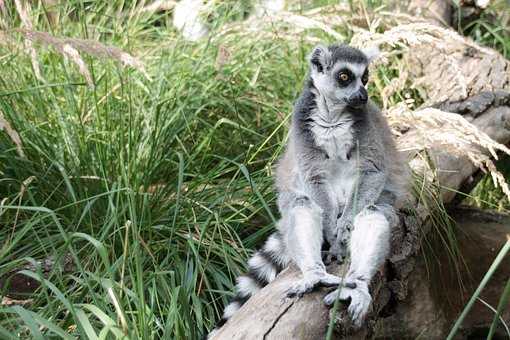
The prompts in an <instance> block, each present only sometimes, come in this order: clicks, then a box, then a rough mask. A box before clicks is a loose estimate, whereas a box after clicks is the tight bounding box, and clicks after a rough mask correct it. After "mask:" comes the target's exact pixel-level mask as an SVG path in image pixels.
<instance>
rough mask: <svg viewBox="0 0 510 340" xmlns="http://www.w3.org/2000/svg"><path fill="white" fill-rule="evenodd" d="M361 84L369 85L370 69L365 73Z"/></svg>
mask: <svg viewBox="0 0 510 340" xmlns="http://www.w3.org/2000/svg"><path fill="white" fill-rule="evenodd" d="M361 82H362V83H363V85H366V84H367V83H368V67H367V69H366V70H365V72H364V73H363V76H362V77H361Z"/></svg>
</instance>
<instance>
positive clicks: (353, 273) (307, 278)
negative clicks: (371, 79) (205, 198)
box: [219, 45, 407, 327]
mask: <svg viewBox="0 0 510 340" xmlns="http://www.w3.org/2000/svg"><path fill="white" fill-rule="evenodd" d="M371 59H372V56H371V55H369V54H368V53H367V52H362V51H360V50H358V49H355V48H352V47H349V46H346V45H332V46H329V47H325V46H317V47H316V48H314V50H313V52H312V53H311V55H310V58H309V61H310V73H309V77H308V79H307V81H306V83H305V86H304V89H303V92H302V94H301V96H300V98H299V99H298V101H297V102H296V104H295V108H294V113H293V118H292V124H291V128H290V131H289V142H288V145H287V148H286V150H285V153H284V154H283V156H282V158H281V159H280V161H279V163H278V165H277V169H276V187H277V190H278V208H279V210H280V213H281V219H280V221H279V222H278V231H277V232H276V233H274V234H273V235H271V236H270V237H269V239H268V240H267V241H266V243H265V245H264V246H263V247H262V249H261V250H259V251H258V252H256V253H255V254H254V255H253V257H252V258H251V259H250V260H249V261H248V267H249V271H248V273H247V274H246V275H244V276H241V277H239V278H238V280H237V286H236V287H237V295H236V297H235V298H234V299H233V301H232V302H231V303H230V304H229V305H228V306H227V307H226V308H225V311H224V314H223V318H222V321H220V323H219V325H222V324H223V323H224V322H225V321H226V320H228V319H229V318H230V317H231V316H232V315H233V314H234V313H235V312H236V311H237V310H238V309H239V308H240V307H241V305H242V304H243V303H244V302H246V300H247V299H248V298H249V297H250V296H252V295H253V294H254V293H256V292H257V291H258V290H259V289H261V287H263V286H265V285H266V284H267V283H269V282H271V281H272V280H274V278H275V277H276V275H277V274H278V273H279V272H280V271H281V270H282V269H283V268H285V267H286V266H287V265H288V264H289V263H290V262H291V261H292V262H294V263H295V264H296V265H297V266H298V267H299V269H300V270H301V272H302V274H303V278H302V279H301V280H300V281H298V282H296V283H295V284H294V285H293V286H292V287H289V289H288V291H287V295H288V296H295V295H297V296H301V295H303V294H304V293H307V292H310V291H311V290H312V289H313V288H315V287H317V286H337V285H339V284H340V283H341V282H342V280H341V279H340V278H339V277H337V276H334V275H331V274H328V273H327V272H326V267H325V265H324V263H323V261H322V258H321V247H322V246H323V243H327V244H329V245H330V249H329V253H328V256H327V261H331V260H332V259H333V258H336V259H337V260H338V261H343V260H344V258H345V256H346V255H347V254H348V253H350V258H351V263H350V267H349V271H348V273H347V275H346V277H345V278H344V280H343V283H342V286H341V287H339V288H337V289H336V290H335V291H333V292H331V293H329V294H328V295H326V297H325V299H324V300H325V302H326V304H328V305H331V304H333V303H334V301H335V300H336V299H337V298H339V299H341V300H350V304H349V307H348V313H349V316H350V318H351V321H352V324H353V326H354V327H360V326H361V325H362V323H363V321H364V320H365V317H366V315H367V313H368V310H369V307H370V304H371V296H370V292H369V289H368V285H369V283H370V280H371V279H372V277H373V275H374V274H375V272H376V271H377V270H378V269H379V267H381V265H382V264H383V263H384V261H385V259H386V257H387V255H388V252H389V247H390V230H391V225H392V224H394V223H396V221H397V216H396V212H395V209H396V208H397V207H398V206H399V205H400V204H401V202H402V201H403V199H404V198H405V196H406V190H405V188H406V185H407V176H406V175H407V171H406V169H407V168H406V166H405V165H404V162H403V161H402V160H401V159H400V157H399V155H398V153H397V151H396V149H395V145H394V142H393V139H392V134H391V131H390V129H389V127H388V125H387V122H386V120H385V118H384V116H383V115H382V113H381V112H380V110H379V109H377V107H376V106H375V105H374V104H373V103H372V102H371V101H369V100H368V94H367V91H366V89H365V85H366V83H367V81H368V64H369V62H370V60H371Z"/></svg>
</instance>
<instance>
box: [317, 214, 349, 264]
mask: <svg viewBox="0 0 510 340" xmlns="http://www.w3.org/2000/svg"><path fill="white" fill-rule="evenodd" d="M352 227H353V226H352V218H351V216H349V215H346V214H343V215H342V216H341V217H340V218H339V219H338V220H337V223H336V238H335V240H334V242H333V243H332V244H331V248H330V249H329V253H328V255H327V256H326V258H325V260H324V263H325V264H329V263H331V262H333V261H334V260H336V261H337V262H338V263H343V262H344V261H345V258H346V257H347V255H348V253H349V235H350V233H351V230H352Z"/></svg>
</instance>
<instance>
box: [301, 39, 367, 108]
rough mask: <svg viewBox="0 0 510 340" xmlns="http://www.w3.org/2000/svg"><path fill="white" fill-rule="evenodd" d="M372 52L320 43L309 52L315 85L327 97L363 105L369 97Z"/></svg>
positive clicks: (340, 102)
mask: <svg viewBox="0 0 510 340" xmlns="http://www.w3.org/2000/svg"><path fill="white" fill-rule="evenodd" d="M369 58H370V56H367V55H366V54H365V53H364V52H362V51H360V50H358V49H355V48H352V47H349V46H346V45H340V46H339V45H332V46H329V47H323V46H317V47H316V48H315V49H314V50H313V52H312V54H311V56H310V68H311V71H310V74H311V77H312V80H313V83H314V86H315V87H316V88H317V89H318V90H319V92H320V93H321V94H322V95H324V96H326V97H327V99H329V100H330V101H333V102H334V103H337V104H344V105H345V106H348V107H350V108H354V109H357V108H361V107H363V106H364V105H365V104H366V103H367V101H368V94H367V90H366V88H365V86H366V84H367V82H368V64H369V61H370V60H369Z"/></svg>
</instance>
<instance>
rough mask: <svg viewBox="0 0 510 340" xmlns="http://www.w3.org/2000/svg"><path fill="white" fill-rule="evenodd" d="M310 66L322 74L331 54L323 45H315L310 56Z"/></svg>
mask: <svg viewBox="0 0 510 340" xmlns="http://www.w3.org/2000/svg"><path fill="white" fill-rule="evenodd" d="M309 59H310V65H312V68H314V69H315V70H316V71H317V72H320V73H322V72H324V69H325V68H326V67H327V66H328V65H329V63H330V60H331V52H330V51H329V49H328V48H327V47H326V46H324V45H317V46H315V47H314V49H313V50H312V53H311V54H310V57H309Z"/></svg>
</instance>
